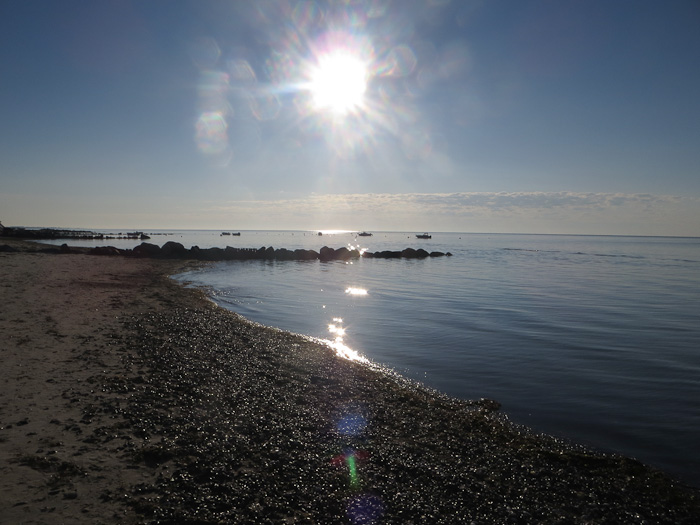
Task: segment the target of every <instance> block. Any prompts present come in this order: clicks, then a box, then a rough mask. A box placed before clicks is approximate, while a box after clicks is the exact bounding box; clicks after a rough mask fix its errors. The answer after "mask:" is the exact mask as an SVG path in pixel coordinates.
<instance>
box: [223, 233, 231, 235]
mask: <svg viewBox="0 0 700 525" xmlns="http://www.w3.org/2000/svg"><path fill="white" fill-rule="evenodd" d="M221 235H231V234H230V233H229V232H221Z"/></svg>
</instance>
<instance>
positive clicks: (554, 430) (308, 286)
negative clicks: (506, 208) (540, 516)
mask: <svg viewBox="0 0 700 525" xmlns="http://www.w3.org/2000/svg"><path fill="white" fill-rule="evenodd" d="M146 233H148V235H150V236H151V239H150V240H149V241H148V242H152V243H155V244H159V245H162V244H163V243H165V242H167V241H171V240H172V241H176V242H180V243H182V244H184V245H185V247H187V248H190V247H191V246H195V245H196V246H199V247H200V248H207V247H213V246H219V247H226V246H234V247H245V248H260V247H263V246H265V247H269V246H272V247H274V248H288V249H297V248H306V249H314V250H316V251H319V250H320V248H321V247H322V246H329V247H332V248H340V247H343V246H345V247H356V248H358V249H361V250H364V249H366V250H369V251H370V252H372V251H382V250H402V249H404V248H407V247H410V248H424V249H426V250H427V251H429V252H430V251H441V252H449V253H451V256H444V257H431V258H425V259H371V258H361V259H358V260H352V261H348V262H343V261H330V262H321V261H262V260H260V261H231V262H219V263H214V264H211V265H209V266H206V267H203V268H200V269H197V270H194V271H190V272H187V273H184V274H181V275H178V276H175V277H174V278H175V279H176V280H178V281H180V282H183V283H186V284H187V285H189V286H197V287H205V288H206V289H207V290H208V291H209V293H210V295H211V298H212V300H213V301H215V302H216V303H217V304H219V305H220V306H222V307H224V308H227V309H229V310H232V311H234V312H237V313H239V314H241V315H243V316H244V317H246V318H248V319H251V320H253V321H256V322H259V323H261V324H264V325H268V326H274V327H278V328H281V329H284V330H288V331H292V332H296V333H300V334H304V335H307V336H309V337H313V338H317V339H320V340H323V341H325V342H327V343H328V344H329V346H331V347H332V348H335V349H336V350H337V351H338V353H339V354H340V355H342V356H344V357H346V358H351V359H359V360H369V361H371V362H372V363H375V364H378V365H382V366H384V367H386V368H387V369H390V370H391V371H392V372H393V373H398V374H400V375H402V376H404V377H406V378H409V379H411V380H414V381H418V382H420V383H422V384H424V385H426V386H428V387H430V388H433V389H436V390H438V391H440V392H443V393H445V394H447V395H450V396H454V397H457V398H462V399H479V398H483V397H485V398H490V399H494V400H496V401H498V402H500V403H501V405H502V408H501V412H502V413H503V414H504V415H505V416H507V417H508V418H509V419H510V420H511V421H512V422H514V423H516V424H520V425H525V426H527V427H529V428H531V429H533V430H534V431H535V432H540V433H546V434H550V435H554V436H556V437H559V438H562V439H564V440H568V441H571V442H573V443H577V444H581V445H584V446H587V447H590V448H594V449H596V450H600V451H605V452H614V453H620V454H624V455H626V456H630V457H633V458H636V459H638V460H639V461H641V462H643V463H646V464H649V465H652V466H654V467H657V468H660V469H662V470H664V471H666V472H668V473H670V474H671V475H673V476H674V477H676V478H677V479H679V480H681V481H682V482H685V483H687V484H689V485H693V486H696V487H700V447H698V443H700V238H678V237H624V236H586V235H523V234H478V233H439V232H431V238H430V239H419V238H417V237H416V234H417V233H423V232H372V236H364V237H363V236H358V235H357V232H347V231H322V232H321V233H323V235H318V233H319V232H318V231H241V232H240V236H237V235H236V236H233V235H222V233H223V232H221V231H191V230H188V231H165V230H163V231H153V232H146ZM235 233H238V232H235ZM58 242H63V241H58ZM140 242H141V241H133V240H131V241H129V240H113V241H107V242H105V241H102V242H100V241H71V242H70V244H74V245H81V244H82V245H105V244H109V245H113V246H117V247H133V246H135V245H136V244H138V243H140Z"/></svg>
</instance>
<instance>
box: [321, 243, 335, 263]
mask: <svg viewBox="0 0 700 525" xmlns="http://www.w3.org/2000/svg"><path fill="white" fill-rule="evenodd" d="M334 257H335V250H334V249H333V248H329V247H328V246H324V247H323V248H321V251H320V252H319V258H320V259H321V260H322V261H330V260H332V259H333V258H334Z"/></svg>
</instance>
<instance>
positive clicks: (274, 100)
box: [0, 0, 700, 236]
mask: <svg viewBox="0 0 700 525" xmlns="http://www.w3.org/2000/svg"><path fill="white" fill-rule="evenodd" d="M698 64H700V3H698V2H697V1H696V0H687V1H683V0H668V1H660V0H658V1H651V0H634V1H632V0H551V1H550V0H538V1H530V0H492V1H488V0H452V1H449V0H366V1H360V0H332V1H316V2H313V1H305V0H302V1H292V0H289V1H282V0H280V1H272V0H269V1H250V2H245V1H234V0H230V1H207V0H193V1H184V0H172V1H167V2H166V1H164V0H153V1H148V2H142V1H140V2H137V1H133V2H131V1H129V0H114V1H112V0H98V1H93V0H83V1H75V0H61V1H60V2H56V1H53V0H48V1H37V0H2V1H1V2H0V221H2V223H3V224H4V225H5V226H56V227H72V228H94V229H98V228H104V229H109V228H115V229H121V228H125V229H138V230H147V229H156V228H165V229H185V228H191V229H222V230H246V229H309V230H316V229H344V230H369V231H372V230H374V231H386V230H396V231H419V232H423V231H430V232H437V231H458V232H488V233H498V232H512V233H574V234H629V235H678V236H700V67H698Z"/></svg>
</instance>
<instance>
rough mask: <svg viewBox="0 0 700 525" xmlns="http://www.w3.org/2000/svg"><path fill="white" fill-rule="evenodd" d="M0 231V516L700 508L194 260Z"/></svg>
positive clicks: (95, 518) (356, 519)
mask: <svg viewBox="0 0 700 525" xmlns="http://www.w3.org/2000/svg"><path fill="white" fill-rule="evenodd" d="M2 246H10V247H11V248H12V249H14V250H16V251H0V341H1V342H2V347H1V348H0V355H1V356H2V368H1V369H0V370H1V371H0V523H172V524H175V523H302V522H303V523H364V524H366V523H446V524H447V523H471V522H476V523H562V522H565V523H698V522H700V494H699V492H698V490H696V489H693V488H690V487H687V486H684V485H683V484H681V483H679V482H676V481H674V480H672V479H671V478H669V477H667V476H666V475H665V474H663V473H661V472H659V471H656V470H654V469H651V468H648V467H646V466H644V465H642V464H640V463H638V462H637V461H635V460H633V459H628V458H624V457H620V456H612V455H603V454H598V453H594V452H591V451H588V450H586V449H583V448H581V447H577V446H575V445H572V444H569V443H564V442H562V441H560V440H556V439H553V438H551V437H548V436H543V435H536V434H534V433H531V432H529V431H528V430H527V429H524V428H522V427H517V426H515V425H512V424H510V423H509V422H508V421H507V420H506V419H505V418H503V417H502V416H500V415H499V413H498V411H497V410H496V409H497V403H495V402H489V401H473V402H468V401H458V400H454V399H449V398H447V397H445V396H442V395H440V394H437V393H434V392H431V391H429V390H426V389H423V388H421V387H419V386H415V385H412V384H410V383H408V382H406V381H403V380H402V379H400V378H398V377H395V376H391V375H387V374H386V373H384V372H383V371H380V370H376V369H373V368H371V367H367V366H365V365H362V364H359V363H354V362H350V361H347V360H344V359H342V358H339V357H337V356H336V355H335V354H334V352H333V351H332V350H331V349H329V348H327V347H325V346H323V345H319V344H316V343H313V342H311V341H309V340H308V339H306V338H303V337H301V336H297V335H294V334H289V333H286V332H282V331H279V330H275V329H270V328H265V327H262V326H260V325H256V324H254V323H251V322H248V321H246V320H244V319H243V318H241V317H240V316H237V315H235V314H233V313H230V312H227V311H225V310H222V309H220V308H217V307H216V306H214V305H213V304H211V303H210V302H209V301H207V300H206V298H205V297H204V295H203V294H202V293H201V292H198V291H195V290H189V289H185V288H183V287H181V286H179V285H177V284H176V283H174V282H173V281H171V280H169V279H168V278H167V275H171V274H173V273H175V272H178V271H180V270H182V269H183V268H184V267H185V264H186V263H183V262H178V261H165V260H152V259H138V258H125V257H118V256H115V257H100V256H91V255H84V254H52V253H42V252H41V251H36V250H41V249H42V248H41V247H40V246H39V245H36V244H30V243H24V242H22V241H17V240H14V239H4V238H0V247H2ZM53 248H54V249H55V247H53ZM32 250H33V252H32Z"/></svg>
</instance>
